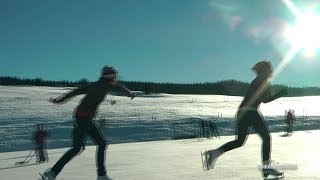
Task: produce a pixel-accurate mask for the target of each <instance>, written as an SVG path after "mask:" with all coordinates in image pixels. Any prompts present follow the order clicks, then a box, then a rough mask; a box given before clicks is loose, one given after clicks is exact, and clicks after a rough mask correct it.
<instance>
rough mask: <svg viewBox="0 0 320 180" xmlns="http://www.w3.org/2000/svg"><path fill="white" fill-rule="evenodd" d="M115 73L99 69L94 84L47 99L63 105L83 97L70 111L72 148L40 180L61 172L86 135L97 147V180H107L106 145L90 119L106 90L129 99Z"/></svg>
mask: <svg viewBox="0 0 320 180" xmlns="http://www.w3.org/2000/svg"><path fill="white" fill-rule="evenodd" d="M117 77H118V72H117V70H116V69H115V68H113V67H110V66H105V67H103V69H102V71H101V77H100V78H99V80H98V81H96V82H94V83H91V84H89V85H87V86H83V87H80V88H77V89H75V90H72V91H70V92H68V93H66V94H63V95H62V96H60V97H57V98H50V99H49V101H50V102H52V103H54V104H59V103H63V102H66V101H67V100H69V99H70V98H73V97H75V96H77V95H81V94H84V95H85V96H84V97H83V99H82V100H81V101H80V103H79V105H78V106H77V107H76V108H75V110H74V119H75V121H74V128H73V145H72V148H71V149H69V150H68V151H67V152H66V153H65V154H64V155H63V156H62V157H61V158H60V159H59V160H58V161H57V162H56V164H55V165H54V166H53V167H52V168H49V169H47V170H46V171H45V172H44V173H43V175H42V179H44V180H54V179H55V178H56V176H57V175H58V174H59V173H60V172H61V170H62V169H63V167H64V166H65V165H66V164H67V163H68V162H69V161H70V160H71V159H72V158H73V157H75V156H76V155H77V154H78V153H79V152H80V151H82V150H84V146H85V140H86V137H87V136H90V137H92V139H93V140H94V141H95V143H96V144H97V145H98V151H97V152H96V153H97V154H96V166H97V175H98V177H97V180H107V179H110V178H109V177H108V175H107V171H106V168H105V150H106V148H107V145H108V142H107V140H106V138H105V136H104V135H103V133H102V131H101V129H100V128H99V126H98V125H96V123H94V121H93V119H94V118H95V116H96V113H97V110H98V108H99V106H100V103H101V102H102V101H103V100H104V99H105V97H106V96H107V95H108V93H109V92H110V91H120V92H123V93H125V94H126V95H127V96H128V97H131V99H133V98H134V97H135V95H134V93H133V92H131V91H130V90H129V89H127V88H126V87H125V86H123V85H120V84H118V83H117Z"/></svg>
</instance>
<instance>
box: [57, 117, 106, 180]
mask: <svg viewBox="0 0 320 180" xmlns="http://www.w3.org/2000/svg"><path fill="white" fill-rule="evenodd" d="M88 135H89V136H90V137H92V139H93V140H94V142H95V143H96V144H97V145H98V152H97V154H96V165H97V173H98V176H104V175H106V169H105V164H104V161H105V149H106V146H107V145H108V142H107V140H106V139H105V137H104V135H103V133H102V131H101V129H100V128H99V127H98V126H97V125H96V124H95V123H94V122H93V121H92V119H90V118H76V121H75V123H74V129H73V147H72V148H71V149H69V150H68V151H67V152H66V153H65V154H64V155H63V156H62V157H61V158H60V159H59V160H58V161H57V163H56V164H55V165H54V166H53V167H52V169H51V170H52V171H53V172H54V173H55V174H56V175H58V174H59V173H60V172H61V170H62V168H63V167H64V166H65V165H66V164H67V163H68V162H69V161H70V160H71V159H72V158H73V157H74V156H76V155H77V154H78V153H79V152H80V151H81V148H82V147H83V148H84V146H85V142H86V136H88Z"/></svg>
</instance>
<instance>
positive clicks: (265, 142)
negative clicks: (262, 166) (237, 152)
mask: <svg viewBox="0 0 320 180" xmlns="http://www.w3.org/2000/svg"><path fill="white" fill-rule="evenodd" d="M250 126H252V127H253V128H254V129H255V131H256V132H257V133H258V134H259V136H260V137H261V139H262V160H263V161H267V160H270V149H271V147H270V140H271V138H270V132H269V129H268V127H267V125H266V124H265V121H264V120H263V118H262V116H261V115H260V113H259V112H258V111H255V110H250V111H239V112H238V115H237V132H236V133H237V138H236V140H234V141H230V142H228V143H226V144H224V145H222V146H221V147H220V148H219V149H220V150H222V151H223V152H227V151H230V150H232V149H236V148H238V147H241V146H242V145H243V144H244V143H245V141H246V139H247V137H248V132H249V127H250Z"/></svg>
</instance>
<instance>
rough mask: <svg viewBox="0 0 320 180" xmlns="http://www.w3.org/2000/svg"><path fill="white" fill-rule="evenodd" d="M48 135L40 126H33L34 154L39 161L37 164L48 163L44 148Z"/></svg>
mask: <svg viewBox="0 0 320 180" xmlns="http://www.w3.org/2000/svg"><path fill="white" fill-rule="evenodd" d="M48 136H49V135H48V133H47V132H46V131H45V130H44V128H43V125H42V124H36V125H35V132H34V140H35V143H36V148H35V152H38V155H39V159H38V160H37V162H38V163H39V164H40V163H44V162H45V161H48V157H46V155H47V153H46V147H47V139H48Z"/></svg>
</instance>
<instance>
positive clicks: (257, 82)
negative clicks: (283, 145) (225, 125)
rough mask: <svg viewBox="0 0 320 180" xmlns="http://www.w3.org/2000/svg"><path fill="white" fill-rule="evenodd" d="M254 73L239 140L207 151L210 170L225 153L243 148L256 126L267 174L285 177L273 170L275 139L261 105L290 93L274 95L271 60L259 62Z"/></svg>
mask: <svg viewBox="0 0 320 180" xmlns="http://www.w3.org/2000/svg"><path fill="white" fill-rule="evenodd" d="M252 70H253V71H255V72H256V74H257V77H256V78H255V79H254V80H253V81H252V82H251V84H250V87H249V89H248V91H247V93H246V95H245V97H244V99H243V101H242V103H241V104H240V106H239V109H238V112H237V117H236V119H237V131H236V135H237V137H236V139H235V140H234V141H231V142H228V143H226V144H224V145H223V146H221V147H219V148H218V149H215V150H209V151H206V153H205V155H206V158H207V169H212V168H213V167H214V164H215V162H216V160H217V158H218V157H219V156H220V155H222V154H223V153H225V152H227V151H230V150H232V149H235V148H238V147H241V146H242V145H243V144H244V143H245V141H246V139H247V137H248V130H249V127H252V128H253V129H255V131H256V132H257V133H258V134H259V136H260V137H261V139H262V164H263V169H262V173H263V175H264V176H268V175H269V174H271V175H274V176H282V175H283V172H280V171H278V170H276V169H274V168H272V167H271V165H270V164H271V161H270V151H271V147H270V142H271V137H270V132H269V129H268V127H267V125H266V123H265V120H264V119H263V117H262V115H261V113H260V111H259V106H260V104H261V103H268V102H271V101H273V100H275V99H277V98H280V97H282V96H284V95H286V94H287V90H286V89H282V90H281V91H279V92H278V93H276V94H273V92H272V89H271V84H270V82H269V80H268V79H269V78H270V77H271V74H272V65H271V63H270V62H269V61H260V62H258V63H257V64H256V65H255V66H254V67H253V68H252Z"/></svg>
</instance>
